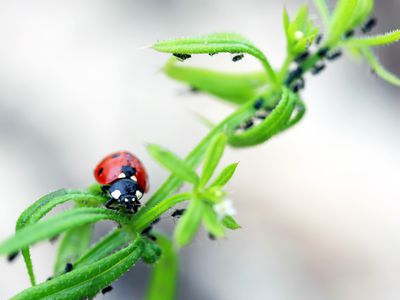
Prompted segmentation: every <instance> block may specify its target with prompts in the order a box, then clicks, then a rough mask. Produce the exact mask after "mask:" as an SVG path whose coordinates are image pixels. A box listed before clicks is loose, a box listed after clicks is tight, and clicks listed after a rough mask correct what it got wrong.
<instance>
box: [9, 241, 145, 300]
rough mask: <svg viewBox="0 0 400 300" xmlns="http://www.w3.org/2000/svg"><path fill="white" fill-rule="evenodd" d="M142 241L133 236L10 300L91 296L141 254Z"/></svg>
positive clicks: (123, 271)
mask: <svg viewBox="0 0 400 300" xmlns="http://www.w3.org/2000/svg"><path fill="white" fill-rule="evenodd" d="M143 247H144V245H143V241H142V240H141V239H140V238H137V239H136V240H135V242H133V243H132V244H130V245H129V246H128V247H126V248H124V249H122V250H120V251H118V252H116V253H114V254H112V255H110V256H108V257H106V258H103V259H102V260H100V261H98V262H96V263H93V264H90V265H87V266H84V267H82V268H80V269H76V270H72V271H71V272H69V273H66V274H64V275H61V276H59V277H56V278H54V279H52V280H50V281H46V282H44V283H41V284H39V285H37V286H34V287H31V288H29V289H27V290H25V291H23V292H21V293H19V294H18V295H16V296H14V297H13V298H12V299H13V300H25V299H27V300H28V299H29V300H36V299H41V300H43V299H58V300H61V299H82V298H84V297H94V296H95V295H96V294H97V293H98V291H99V290H101V289H102V288H104V287H105V286H108V285H109V284H110V283H112V282H113V281H115V280H116V279H118V278H119V277H121V276H122V275H123V274H124V273H125V272H127V271H128V270H129V269H130V268H131V267H132V266H133V265H134V264H135V263H136V261H137V260H138V259H139V258H140V257H141V255H142V253H143Z"/></svg>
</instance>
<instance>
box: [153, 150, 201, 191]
mask: <svg viewBox="0 0 400 300" xmlns="http://www.w3.org/2000/svg"><path fill="white" fill-rule="evenodd" d="M147 150H148V151H149V153H150V155H151V156H152V157H153V158H154V159H155V160H156V161H157V162H159V163H160V164H161V165H162V166H163V167H164V168H166V169H167V170H168V171H170V172H172V173H173V174H174V175H176V176H177V177H179V178H180V179H182V180H184V181H188V182H190V183H192V184H194V185H196V184H197V183H198V181H199V178H198V176H197V174H196V172H195V171H193V170H192V168H191V167H190V166H189V165H188V164H187V163H186V162H185V161H183V160H181V159H180V158H179V157H178V156H176V155H175V154H174V153H172V152H170V151H168V150H166V149H163V148H162V147H161V146H157V145H148V146H147Z"/></svg>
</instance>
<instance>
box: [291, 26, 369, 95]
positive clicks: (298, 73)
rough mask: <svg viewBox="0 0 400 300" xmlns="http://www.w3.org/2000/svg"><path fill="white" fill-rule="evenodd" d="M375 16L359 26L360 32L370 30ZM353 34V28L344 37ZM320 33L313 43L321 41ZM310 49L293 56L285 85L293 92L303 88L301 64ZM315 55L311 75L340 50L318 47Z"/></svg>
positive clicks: (338, 54)
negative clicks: (292, 66)
mask: <svg viewBox="0 0 400 300" xmlns="http://www.w3.org/2000/svg"><path fill="white" fill-rule="evenodd" d="M376 23H377V21H376V18H371V19H369V20H368V21H367V22H366V23H365V24H364V25H362V26H361V32H362V33H364V34H366V33H368V32H370V31H371V30H372V29H373V28H374V27H375V26H376ZM354 34H355V30H353V29H352V30H349V31H347V32H346V33H345V35H344V38H345V39H348V38H351V37H352V36H353V35H354ZM322 38H323V36H322V34H320V35H318V36H317V38H316V39H315V45H317V46H318V45H319V44H320V43H321V41H322ZM311 54H312V53H311V51H310V49H307V50H306V51H305V52H303V53H301V54H300V55H298V56H297V57H296V58H295V63H296V67H295V68H294V69H293V70H292V71H291V72H289V74H288V76H287V78H286V81H285V85H286V86H288V87H289V88H290V89H291V90H292V91H293V92H295V93H297V92H299V91H300V90H302V89H304V87H305V81H304V77H303V75H304V73H305V72H306V70H304V69H303V67H302V64H303V62H305V61H306V60H307V59H308V58H309V57H310V56H311ZM316 55H317V58H318V61H317V62H316V64H315V65H314V66H313V67H312V68H311V71H310V72H311V74H312V75H318V74H319V73H321V72H322V71H323V70H324V69H325V67H326V64H325V60H328V61H334V60H336V59H338V58H339V57H341V56H342V51H341V50H340V49H334V50H331V49H329V48H328V47H323V48H319V49H317V50H316Z"/></svg>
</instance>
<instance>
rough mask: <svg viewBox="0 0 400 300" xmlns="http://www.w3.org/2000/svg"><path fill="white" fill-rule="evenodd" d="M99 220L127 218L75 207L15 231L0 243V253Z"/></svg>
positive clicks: (111, 213)
mask: <svg viewBox="0 0 400 300" xmlns="http://www.w3.org/2000/svg"><path fill="white" fill-rule="evenodd" d="M100 220H113V221H116V222H119V223H123V222H128V220H129V218H128V217H126V216H123V215H121V214H119V213H117V212H114V211H110V210H107V209H103V208H75V209H72V210H70V211H67V212H64V213H60V214H58V215H56V216H54V217H51V218H49V219H47V220H44V221H41V222H38V223H35V224H31V225H30V226H27V227H24V228H23V229H21V230H19V231H17V232H16V233H15V235H14V236H12V237H10V238H9V239H7V240H6V241H4V242H3V243H2V244H0V254H9V253H13V252H15V251H17V250H20V249H22V248H25V247H27V246H30V245H32V244H34V243H36V242H39V241H41V240H44V239H48V238H51V237H53V236H55V235H57V234H60V233H62V232H64V231H66V230H68V229H72V228H75V227H78V226H81V225H84V224H89V223H95V222H97V221H100Z"/></svg>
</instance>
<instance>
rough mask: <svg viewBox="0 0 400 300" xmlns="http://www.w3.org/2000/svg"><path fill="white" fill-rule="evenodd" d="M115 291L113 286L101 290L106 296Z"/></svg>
mask: <svg viewBox="0 0 400 300" xmlns="http://www.w3.org/2000/svg"><path fill="white" fill-rule="evenodd" d="M112 290H113V287H112V286H111V285H109V286H106V287H105V288H104V289H102V290H101V293H102V294H103V295H104V294H106V293H108V292H111V291H112Z"/></svg>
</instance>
